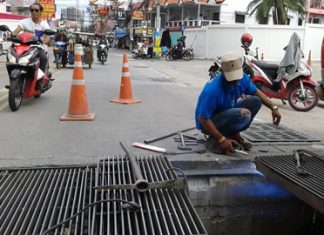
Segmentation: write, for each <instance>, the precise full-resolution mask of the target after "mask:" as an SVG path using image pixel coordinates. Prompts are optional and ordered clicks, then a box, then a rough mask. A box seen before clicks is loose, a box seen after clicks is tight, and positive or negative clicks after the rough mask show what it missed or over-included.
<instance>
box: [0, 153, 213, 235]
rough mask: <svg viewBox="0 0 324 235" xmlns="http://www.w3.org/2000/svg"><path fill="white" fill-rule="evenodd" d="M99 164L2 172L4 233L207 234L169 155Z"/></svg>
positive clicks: (0, 190) (122, 158)
mask: <svg viewBox="0 0 324 235" xmlns="http://www.w3.org/2000/svg"><path fill="white" fill-rule="evenodd" d="M135 162H136V165H137V167H138V169H140V174H142V176H143V178H142V180H141V181H140V183H143V182H144V183H145V184H144V186H147V188H145V189H144V188H141V187H140V190H139V189H138V188H137V186H138V172H137V173H136V172H134V166H133V165H134V162H132V161H130V159H129V158H127V157H126V156H108V157H103V158H101V160H100V161H99V162H98V164H97V166H91V167H87V166H84V167H75V168H64V167H57V168H48V169H43V168H42V169H28V170H23V169H21V170H12V171H10V170H6V171H0V234H1V235H9V234H12V235H20V234H24V235H29V234H64V235H67V234H75V235H83V234H93V235H97V234H103V235H106V234H108V235H110V234H112V235H120V234H125V235H126V234H134V235H136V234H138V235H145V234H146V235H154V234H156V235H161V234H163V235H164V234H170V235H173V234H183V235H186V234H207V232H206V230H205V228H204V226H203V224H202V222H201V221H200V219H199V217H198V215H197V213H196V211H195V209H194V208H193V206H192V204H191V202H190V200H189V198H188V196H187V194H186V193H185V187H184V186H185V184H183V182H185V181H184V180H182V179H180V178H181V177H180V178H179V177H178V176H177V174H176V172H175V169H174V168H173V167H172V165H171V164H170V162H169V161H168V160H167V158H165V157H164V156H140V157H136V160H135Z"/></svg>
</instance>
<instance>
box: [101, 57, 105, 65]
mask: <svg viewBox="0 0 324 235" xmlns="http://www.w3.org/2000/svg"><path fill="white" fill-rule="evenodd" d="M101 64H102V65H104V64H105V56H104V55H101Z"/></svg>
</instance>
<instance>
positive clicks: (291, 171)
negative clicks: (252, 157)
mask: <svg viewBox="0 0 324 235" xmlns="http://www.w3.org/2000/svg"><path fill="white" fill-rule="evenodd" d="M305 153H307V154H304V155H303V157H302V160H301V167H300V169H301V170H302V171H304V172H307V173H308V175H305V174H298V173H297V167H296V159H295V154H291V155H274V156H262V157H257V158H256V167H257V170H259V171H260V172H262V173H263V174H265V175H266V176H267V177H268V178H269V179H271V180H273V181H274V182H276V183H277V184H279V185H280V186H281V187H283V188H285V189H286V190H288V191H289V192H291V193H292V194H294V195H295V196H297V197H298V198H299V199H301V200H303V201H304V202H306V203H308V204H309V205H311V206H313V207H314V208H315V209H317V210H319V211H320V212H321V213H323V214H324V161H323V159H324V158H323V159H322V160H321V159H320V157H315V156H317V155H316V154H313V153H311V152H309V151H306V152H305ZM309 153H310V154H309Z"/></svg>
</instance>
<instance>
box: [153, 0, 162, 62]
mask: <svg viewBox="0 0 324 235" xmlns="http://www.w3.org/2000/svg"><path fill="white" fill-rule="evenodd" d="M155 24H156V25H155V32H154V39H155V40H154V52H155V56H156V57H158V58H159V57H160V56H161V47H160V42H161V33H160V31H161V16H160V0H156V18H155Z"/></svg>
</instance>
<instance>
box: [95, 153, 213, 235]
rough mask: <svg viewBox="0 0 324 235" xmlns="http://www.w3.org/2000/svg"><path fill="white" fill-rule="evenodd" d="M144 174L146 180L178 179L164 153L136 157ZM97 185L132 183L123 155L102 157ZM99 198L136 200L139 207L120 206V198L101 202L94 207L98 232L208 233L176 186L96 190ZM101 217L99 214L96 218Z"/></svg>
mask: <svg viewBox="0 0 324 235" xmlns="http://www.w3.org/2000/svg"><path fill="white" fill-rule="evenodd" d="M136 161H137V164H138V166H139V167H140V170H141V172H142V174H143V178H144V179H145V180H146V181H148V183H149V184H151V183H153V182H162V181H169V180H174V179H177V175H176V174H175V172H174V171H173V170H171V169H172V165H171V164H170V162H169V161H168V160H167V158H165V157H163V156H157V157H137V159H136ZM97 169H98V171H97V174H96V186H106V185H135V183H136V178H135V177H134V174H133V173H132V167H131V163H130V161H129V160H128V159H127V158H124V157H117V158H116V157H110V158H106V159H102V160H101V161H100V163H99V165H98V168H97ZM96 194H97V196H96V197H95V198H97V199H98V200H99V199H100V200H106V199H114V198H121V199H123V200H127V201H131V202H136V203H137V204H138V205H139V206H140V210H138V211H129V210H127V209H126V210H125V209H123V203H121V202H106V203H101V204H100V206H99V208H97V211H100V215H98V219H97V220H98V221H99V223H98V231H99V232H98V234H116V235H117V234H138V235H145V234H146V235H154V234H156V235H160V234H207V233H206V230H205V229H204V227H203V225H202V223H201V221H200V219H199V217H198V215H197V213H196V212H195V210H194V208H193V206H192V204H191V202H190V201H189V198H188V196H187V195H186V194H185V193H184V190H182V189H179V188H158V189H156V188H155V189H148V190H147V191H146V192H138V191H137V190H135V189H123V187H122V186H121V188H120V189H106V190H96ZM99 217H100V218H99Z"/></svg>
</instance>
